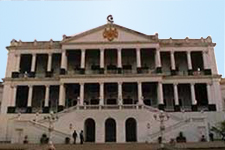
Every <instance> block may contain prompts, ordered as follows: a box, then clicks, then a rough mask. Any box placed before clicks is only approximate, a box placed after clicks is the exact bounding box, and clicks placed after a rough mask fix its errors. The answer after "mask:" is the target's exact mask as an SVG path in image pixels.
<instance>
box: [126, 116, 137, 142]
mask: <svg viewBox="0 0 225 150" xmlns="http://www.w3.org/2000/svg"><path fill="white" fill-rule="evenodd" d="M136 141H137V122H136V120H135V119H134V118H128V119H127V120H126V142H136Z"/></svg>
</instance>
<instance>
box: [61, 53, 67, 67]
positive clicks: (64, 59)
mask: <svg viewBox="0 0 225 150" xmlns="http://www.w3.org/2000/svg"><path fill="white" fill-rule="evenodd" d="M61 68H62V69H65V70H67V56H66V50H63V51H62V57H61Z"/></svg>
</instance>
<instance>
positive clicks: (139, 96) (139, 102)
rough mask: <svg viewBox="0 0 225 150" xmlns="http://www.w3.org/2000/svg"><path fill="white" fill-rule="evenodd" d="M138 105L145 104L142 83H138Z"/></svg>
mask: <svg viewBox="0 0 225 150" xmlns="http://www.w3.org/2000/svg"><path fill="white" fill-rule="evenodd" d="M138 104H140V105H141V104H143V96H142V83H141V82H138Z"/></svg>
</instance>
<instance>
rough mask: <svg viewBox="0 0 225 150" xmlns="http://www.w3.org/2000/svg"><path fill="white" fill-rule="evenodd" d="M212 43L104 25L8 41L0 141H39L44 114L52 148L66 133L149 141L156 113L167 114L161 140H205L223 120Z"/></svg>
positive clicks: (99, 140) (94, 138) (92, 139)
mask: <svg viewBox="0 0 225 150" xmlns="http://www.w3.org/2000/svg"><path fill="white" fill-rule="evenodd" d="M215 45H216V44H215V43H212V39H211V37H207V38H206V39H203V38H201V39H188V38H186V39H159V38H158V34H155V35H145V34H142V33H139V32H136V31H133V30H130V29H127V28H125V27H122V26H119V25H116V24H111V23H108V24H106V25H103V26H100V27H97V28H95V29H92V30H89V31H86V32H83V33H81V34H78V35H75V36H65V35H64V36H63V40H62V41H53V40H50V41H46V42H38V41H36V40H35V41H34V42H22V41H16V40H12V42H11V45H10V46H8V47H7V49H8V51H9V53H8V64H7V70H6V77H5V78H4V90H3V101H2V106H1V117H0V119H1V120H2V122H5V123H4V124H1V127H0V129H1V131H3V132H2V133H5V134H2V135H1V136H2V137H1V139H2V140H10V141H11V142H14V143H16V142H22V140H21V139H22V138H23V137H24V136H25V135H28V137H29V138H28V140H29V141H30V142H39V139H40V137H41V135H42V134H43V133H47V132H48V126H49V125H48V121H46V120H43V117H44V116H46V115H48V113H49V112H50V111H54V112H56V115H57V116H58V117H59V119H58V120H57V121H56V122H55V123H54V126H55V127H54V130H53V132H52V136H53V137H52V140H53V141H54V142H58V143H62V142H64V138H65V137H67V136H70V135H71V133H72V131H73V130H74V129H76V130H77V131H81V130H84V134H85V139H86V140H87V141H88V142H97V143H103V142H118V143H123V142H130V141H134V142H135V141H136V142H146V141H148V142H154V141H156V140H157V138H158V137H159V136H160V132H159V122H157V121H156V120H155V119H154V117H153V116H154V115H155V114H156V115H159V114H160V111H159V110H164V111H165V112H164V113H165V114H168V115H169V116H170V118H169V120H168V121H166V123H165V131H164V134H166V140H167V141H169V140H170V139H171V138H176V136H177V135H178V133H179V132H180V131H183V132H184V135H185V136H186V137H187V140H188V141H198V140H199V138H200V137H201V136H202V135H203V134H204V135H205V136H206V137H208V128H209V126H208V124H210V123H212V124H214V123H216V122H218V121H220V120H222V119H224V118H223V116H224V114H223V112H222V110H223V101H222V98H221V90H220V78H221V76H220V75H219V74H218V71H217V66H216V60H215V55H214V46H215ZM9 60H10V61H9ZM9 62H10V63H9ZM202 110H203V111H205V112H206V113H202ZM183 112H186V113H183ZM34 119H35V121H33V120H34Z"/></svg>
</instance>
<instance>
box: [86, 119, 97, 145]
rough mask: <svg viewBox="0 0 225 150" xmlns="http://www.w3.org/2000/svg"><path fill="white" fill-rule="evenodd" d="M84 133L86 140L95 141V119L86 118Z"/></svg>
mask: <svg viewBox="0 0 225 150" xmlns="http://www.w3.org/2000/svg"><path fill="white" fill-rule="evenodd" d="M84 129H85V130H84V134H85V136H84V137H85V141H86V142H95V121H94V119H92V118H88V119H87V120H85V123H84Z"/></svg>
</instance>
